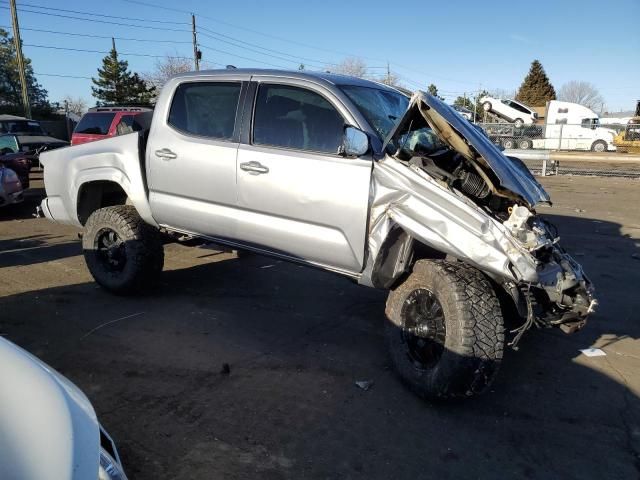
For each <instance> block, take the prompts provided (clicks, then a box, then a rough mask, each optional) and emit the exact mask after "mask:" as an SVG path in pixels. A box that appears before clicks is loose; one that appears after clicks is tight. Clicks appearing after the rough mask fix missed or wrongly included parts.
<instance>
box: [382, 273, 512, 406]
mask: <svg viewBox="0 0 640 480" xmlns="http://www.w3.org/2000/svg"><path fill="white" fill-rule="evenodd" d="M386 314H387V317H388V320H389V321H388V322H387V323H386V329H385V336H386V341H387V346H388V348H389V352H390V355H391V360H392V362H393V364H394V366H395V367H396V369H397V371H398V373H399V375H400V377H401V378H402V380H403V381H404V382H405V383H407V384H408V385H409V387H410V388H412V389H413V390H414V391H415V392H416V393H418V394H419V395H420V396H422V397H425V398H430V399H446V398H455V397H470V396H473V395H477V394H480V393H483V392H484V391H486V390H487V388H488V387H489V386H490V385H491V383H492V382H493V379H494V378H495V376H496V374H497V372H498V368H499V366H500V362H501V360H502V351H503V347H504V327H503V320H502V311H501V308H500V304H499V301H498V298H497V297H496V294H495V291H494V290H493V287H492V286H491V284H490V283H489V281H488V280H487V278H486V277H485V276H484V275H483V274H482V273H481V272H480V271H478V270H476V269H475V268H472V267H469V266H466V265H464V264H462V263H452V262H446V261H430V260H420V261H418V262H416V264H415V266H414V269H413V273H411V275H409V277H408V278H407V279H406V280H405V281H404V282H403V283H402V284H400V285H398V286H397V287H396V288H395V289H394V290H392V291H391V292H390V293H389V297H388V299H387V307H386Z"/></svg>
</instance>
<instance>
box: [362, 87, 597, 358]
mask: <svg viewBox="0 0 640 480" xmlns="http://www.w3.org/2000/svg"><path fill="white" fill-rule="evenodd" d="M449 110H450V111H449ZM385 151H386V153H387V155H388V157H392V158H393V159H394V160H395V161H396V162H395V163H400V164H402V165H404V167H405V168H406V169H408V170H410V171H411V172H414V173H417V174H418V175H419V176H420V177H422V178H424V179H426V180H428V183H429V184H431V186H435V185H437V186H438V187H440V189H442V190H445V191H447V192H449V193H450V194H453V195H455V196H456V197H457V199H459V200H461V201H462V202H463V203H464V204H465V206H464V207H462V206H459V208H460V211H456V208H452V207H453V206H452V205H449V206H447V205H442V206H440V205H441V202H431V201H429V200H428V199H427V198H426V196H421V197H422V198H421V200H422V201H423V203H424V205H421V207H420V208H421V211H420V212H419V214H417V215H416V217H415V218H412V219H405V218H404V217H405V216H409V217H412V216H413V215H411V214H409V207H410V206H411V208H414V209H416V205H414V204H415V203H416V202H415V200H416V199H415V198H414V199H412V200H410V199H408V198H406V196H405V197H398V200H399V201H400V202H401V204H402V205H401V208H398V209H397V211H396V212H393V210H394V209H393V206H392V205H391V206H390V208H387V212H388V214H390V216H391V217H392V218H393V219H394V221H396V222H398V223H400V224H401V226H402V227H403V228H405V229H409V230H410V229H412V228H413V229H414V232H411V234H412V235H416V238H418V239H421V240H422V241H424V242H425V243H426V244H427V245H429V246H430V247H433V248H434V249H436V250H438V251H444V253H446V254H447V255H450V256H452V257H455V258H458V259H460V260H463V261H466V262H468V263H471V264H472V265H475V266H476V267H477V268H479V269H480V270H482V271H484V272H485V273H486V274H487V275H489V276H490V277H491V278H492V279H493V280H494V281H495V282H496V283H497V284H498V285H500V286H501V287H502V288H503V289H504V291H505V292H506V293H508V294H509V296H510V297H511V298H512V299H513V302H514V305H515V307H516V309H517V311H518V314H519V316H520V317H522V319H523V320H524V321H523V324H522V325H521V326H520V327H519V328H518V329H516V330H515V331H514V333H516V335H515V338H514V339H513V341H512V345H514V346H515V345H516V344H517V342H518V340H519V339H520V337H521V335H522V333H524V331H526V330H528V329H529V328H531V327H532V326H538V327H542V326H556V325H557V326H561V327H562V329H563V330H564V331H566V332H572V331H575V330H577V329H579V328H581V327H582V326H583V325H584V324H585V322H586V317H587V315H588V314H589V313H591V312H592V311H593V308H594V307H595V305H596V303H597V302H596V301H595V300H594V299H593V297H592V293H593V287H592V285H591V282H590V281H589V280H588V278H587V277H586V276H585V274H584V273H583V271H582V267H581V266H580V265H579V264H578V263H577V262H575V261H574V260H573V259H572V258H571V256H570V255H569V254H567V252H566V251H565V250H564V249H563V248H562V247H560V245H559V243H558V242H559V239H560V238H559V235H558V231H557V229H556V227H555V226H554V225H552V224H551V223H550V222H548V221H547V220H545V219H544V218H543V217H541V216H539V215H538V214H537V213H536V210H535V207H536V206H537V205H538V204H551V202H550V198H549V196H548V194H547V193H546V192H545V191H544V188H543V187H542V186H541V185H540V184H539V183H538V182H537V181H536V180H535V178H534V177H533V175H532V174H531V173H530V172H529V170H528V169H527V167H526V166H525V165H524V163H522V161H520V160H519V159H517V158H513V157H506V156H505V155H504V154H503V153H502V152H500V150H498V148H497V147H496V146H495V145H493V144H492V143H491V142H490V140H489V139H488V138H487V137H486V136H485V134H484V133H483V132H482V131H481V130H479V129H478V128H477V127H476V126H475V125H473V124H471V123H470V122H467V121H466V120H465V119H463V118H462V117H459V116H458V115H457V114H455V112H454V111H453V110H452V109H451V108H450V107H448V106H447V105H444V104H443V103H442V102H440V101H439V100H437V99H434V97H431V96H429V95H426V94H424V93H421V92H419V93H418V94H416V95H414V97H413V98H412V101H411V104H410V107H409V109H408V111H407V115H406V116H405V117H404V118H403V119H402V120H401V121H400V122H399V123H398V124H397V126H396V129H395V130H394V132H392V133H391V134H390V136H389V138H388V139H387V142H386V144H385ZM387 160H388V159H387V158H386V159H384V160H383V161H382V162H379V164H383V165H385V164H386V165H385V167H383V168H382V169H380V172H379V175H378V180H379V185H380V187H381V189H382V190H384V189H388V188H389V187H390V185H389V178H388V177H389V175H391V172H387V174H385V175H382V171H381V170H387V166H388V167H391V164H390V163H387ZM393 170H397V169H396V168H393ZM424 174H426V175H424ZM409 175H410V174H409ZM374 176H376V172H375V169H374ZM434 184H435V185H434ZM411 188H415V187H411ZM385 198H386V199H387V200H388V199H389V194H388V193H386V194H385ZM448 198H451V197H448ZM453 203H456V204H457V201H453ZM374 206H375V202H374ZM440 208H442V209H443V211H442V212H436V211H435V210H438V209H440ZM468 208H470V209H471V211H468ZM428 209H432V210H433V211H429V210H428ZM447 209H449V210H450V211H446V210H447ZM416 213H417V211H416ZM476 214H477V215H480V216H481V217H484V218H475V216H476ZM482 214H484V215H482ZM467 215H468V216H470V217H473V218H472V220H473V221H470V220H471V218H465V216H467ZM485 216H486V217H489V218H490V220H489V219H486V217H485ZM418 217H419V218H418ZM459 217H463V218H461V219H460V221H462V222H463V223H464V222H466V227H467V228H470V229H472V230H473V229H478V231H477V232H474V236H470V237H469V238H464V236H463V235H460V234H458V235H457V238H456V239H455V241H445V239H444V237H446V236H451V235H456V230H457V229H456V228H454V227H453V226H452V225H446V224H444V223H442V222H443V221H445V218H446V220H454V221H455V222H458V218H459ZM381 219H382V218H381V217H378V218H376V219H374V222H373V224H372V233H375V229H376V228H377V227H378V226H379V225H380V221H381ZM412 221H415V222H421V223H423V225H424V226H425V227H426V228H425V229H424V231H422V229H418V228H417V227H416V226H415V225H414V224H413V223H412ZM476 222H477V223H476ZM403 223H404V225H403ZM427 230H428V231H427ZM434 231H435V232H434ZM467 242H470V244H469V245H467ZM481 242H486V243H487V245H481ZM489 247H492V248H491V249H489ZM498 250H501V252H498ZM376 253H377V252H376ZM498 253H502V254H504V256H505V257H506V259H503V258H500V256H499V255H498ZM499 260H503V261H506V263H507V265H506V266H505V268H504V269H503V270H502V271H498V270H497V269H496V268H495V265H494V264H493V263H497V262H498V261H499Z"/></svg>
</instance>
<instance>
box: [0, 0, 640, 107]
mask: <svg viewBox="0 0 640 480" xmlns="http://www.w3.org/2000/svg"><path fill="white" fill-rule="evenodd" d="M17 3H18V11H19V20H20V26H21V30H22V37H23V42H24V44H25V47H24V52H25V55H26V56H28V57H29V58H31V60H32V62H33V66H34V70H35V72H37V73H39V74H40V75H38V76H37V78H38V80H39V81H40V83H41V84H42V85H43V86H44V87H45V88H46V89H47V90H48V91H49V96H50V99H51V100H53V101H56V100H60V99H61V98H62V97H64V96H65V95H67V94H69V95H72V96H80V97H84V98H85V99H86V100H87V101H88V102H89V103H90V104H91V105H93V104H94V102H95V99H93V98H92V97H91V88H90V86H91V80H90V79H89V78H65V77H56V76H48V75H44V74H50V75H70V76H77V77H91V76H95V75H96V68H97V67H98V66H99V65H100V64H101V58H102V57H103V56H104V55H105V54H104V53H100V52H106V51H108V50H109V49H110V47H111V39H110V37H111V36H116V37H121V38H120V39H117V40H116V43H117V48H118V51H119V52H121V53H122V54H123V58H124V59H126V60H127V61H129V67H130V68H131V69H132V70H134V71H137V72H140V73H144V72H148V71H150V70H152V69H153V67H154V62H155V61H156V60H157V59H156V58H154V57H152V56H141V55H158V56H162V55H164V54H173V55H180V56H185V57H192V54H193V50H192V47H191V31H190V29H191V26H190V22H191V17H190V15H189V12H192V11H193V12H194V13H195V14H196V21H197V24H198V25H199V27H200V28H199V30H200V35H199V43H200V44H201V49H202V52H203V60H204V61H205V63H206V62H209V66H211V67H213V68H219V67H220V66H224V65H227V64H233V65H236V66H238V67H264V68H270V67H284V68H294V69H296V68H297V67H298V65H299V64H300V63H304V64H305V65H306V66H307V68H309V69H312V70H313V69H316V70H317V69H327V68H330V64H332V63H337V62H340V61H341V60H342V59H343V58H345V57H347V56H357V57H360V58H362V59H363V60H365V61H366V63H367V64H368V65H369V66H370V67H371V69H370V72H371V73H372V74H383V73H384V72H385V71H386V65H387V62H389V63H390V66H391V70H392V71H393V72H394V73H395V74H397V75H398V76H399V77H400V79H401V81H402V83H403V84H405V85H406V86H407V87H409V88H412V89H416V88H419V87H420V88H423V89H424V88H425V87H426V85H427V84H428V83H432V82H433V83H435V84H436V85H437V86H438V88H439V89H440V91H441V92H442V93H444V95H445V97H446V99H447V100H453V98H455V96H457V95H462V94H463V93H465V92H466V93H467V94H469V93H472V92H475V91H478V89H480V88H488V89H496V88H498V89H502V90H505V91H510V92H513V91H515V90H516V89H517V88H518V86H519V85H520V83H521V82H522V79H523V78H524V76H525V75H526V73H527V71H528V69H529V66H530V64H531V61H532V60H533V59H536V58H537V59H539V60H540V61H541V62H542V65H543V66H544V68H545V70H546V72H547V74H548V75H549V78H550V79H551V82H552V83H553V85H554V86H555V87H556V90H558V89H559V88H560V87H561V86H562V84H563V83H565V82H566V81H569V80H585V81H589V82H592V83H593V84H595V85H596V87H597V88H598V89H599V90H600V92H601V94H602V96H603V97H604V99H605V101H606V105H607V106H608V108H609V110H611V111H616V110H631V109H633V108H634V107H635V101H636V99H640V86H639V85H638V82H637V79H638V78H640V61H639V60H640V30H639V29H638V26H637V22H638V19H639V18H640V0H617V1H616V2H615V6H614V4H612V3H609V2H604V1H602V0H600V1H591V0H565V1H558V0H555V1H551V0H532V1H529V2H516V1H513V0H510V1H485V2H480V1H468V2H463V1H455V0H449V1H447V2H442V1H428V0H420V1H413V0H407V1H404V2H389V1H388V0H387V1H384V2H382V1H380V2H378V1H371V0H370V1H366V2H365V1H349V2H345V1H344V0H340V1H337V0H323V1H304V0H296V1H277V0H271V1H269V2H261V1H257V0H255V1H246V0H236V1H234V2H208V1H207V2H205V1H196V0H182V1H180V2H176V1H175V0H173V1H171V0H141V1H139V2H138V1H137V0H110V1H108V2H106V1H91V0H64V1H63V0H24V1H22V0H18V2H17ZM152 4H155V5H156V6H155V7H154V6H150V5H152ZM38 6H39V7H44V8H38ZM0 7H2V8H0V15H2V17H1V18H0V26H1V27H4V28H6V29H9V28H8V27H9V26H10V25H11V22H10V20H11V19H10V15H9V10H8V8H7V7H8V2H7V0H0ZM163 7H164V8H163ZM63 10H65V11H63ZM71 10H73V11H75V12H72V11H71ZM36 12H40V13H36ZM81 12H92V13H94V14H96V15H93V16H89V15H86V14H82V13H81ZM98 15H103V16H98ZM70 17H77V18H70ZM114 17H126V18H127V19H125V18H114ZM78 18H84V19H93V20H95V21H87V20H80V19H78ZM133 19H140V20H141V19H146V21H139V20H133ZM108 22H112V23H108ZM167 22H170V23H167ZM173 22H175V23H173ZM136 25H137V26H136ZM143 27H144V28H143ZM205 29H206V30H205ZM9 30H10V29H9ZM37 30H49V31H52V32H63V33H66V35H65V34H61V33H50V32H43V31H37ZM69 34H82V35H93V36H95V37H87V36H78V35H69ZM96 37H105V38H96ZM125 38H126V39H127V40H125ZM133 39H136V40H133ZM139 40H152V41H139ZM36 45H38V46H36ZM43 47H58V48H64V49H80V50H95V51H98V53H94V52H82V51H71V50H57V49H53V48H43ZM125 53H129V54H131V53H136V54H141V55H140V56H135V55H124V54H125ZM328 66H329V67H328Z"/></svg>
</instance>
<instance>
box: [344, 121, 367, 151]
mask: <svg viewBox="0 0 640 480" xmlns="http://www.w3.org/2000/svg"><path fill="white" fill-rule="evenodd" d="M368 151H369V137H368V136H367V134H366V133H364V132H363V131H362V130H360V129H358V128H356V127H351V126H347V127H345V129H344V137H343V138H342V146H341V147H340V154H341V155H344V156H345V157H359V156H361V155H364V154H365V153H367V152H368Z"/></svg>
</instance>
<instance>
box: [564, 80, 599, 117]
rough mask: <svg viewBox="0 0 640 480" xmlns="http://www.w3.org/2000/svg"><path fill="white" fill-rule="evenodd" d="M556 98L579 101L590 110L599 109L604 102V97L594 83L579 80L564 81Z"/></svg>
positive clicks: (573, 101)
mask: <svg viewBox="0 0 640 480" xmlns="http://www.w3.org/2000/svg"><path fill="white" fill-rule="evenodd" d="M558 100H563V101H565V102H572V103H579V104H580V105H583V106H585V107H587V108H590V109H591V110H600V109H601V108H602V106H603V104H604V99H603V98H602V95H600V92H599V91H598V89H597V88H596V87H595V85H593V84H592V83H589V82H583V81H579V80H571V81H570V82H567V83H565V84H564V85H563V86H562V87H561V88H560V92H559V93H558Z"/></svg>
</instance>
